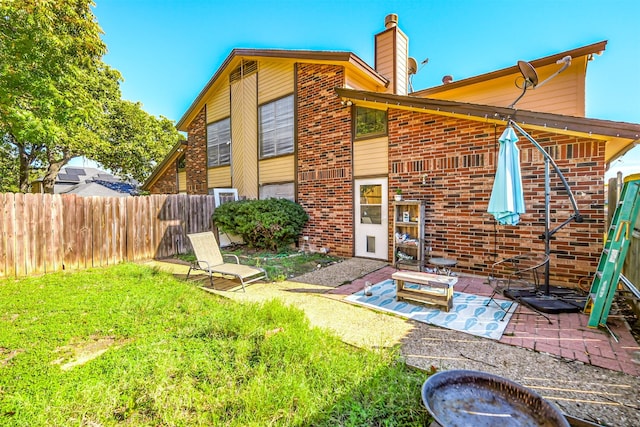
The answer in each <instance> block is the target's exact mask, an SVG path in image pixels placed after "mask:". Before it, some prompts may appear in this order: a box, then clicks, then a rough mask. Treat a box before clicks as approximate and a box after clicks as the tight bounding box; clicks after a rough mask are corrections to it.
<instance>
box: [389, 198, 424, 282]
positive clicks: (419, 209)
mask: <svg viewBox="0 0 640 427" xmlns="http://www.w3.org/2000/svg"><path fill="white" fill-rule="evenodd" d="M424 261H425V260H424V204H423V203H422V202H421V201H418V200H403V201H399V202H395V203H394V205H393V262H394V265H395V266H396V268H399V269H403V270H416V271H423V270H424Z"/></svg>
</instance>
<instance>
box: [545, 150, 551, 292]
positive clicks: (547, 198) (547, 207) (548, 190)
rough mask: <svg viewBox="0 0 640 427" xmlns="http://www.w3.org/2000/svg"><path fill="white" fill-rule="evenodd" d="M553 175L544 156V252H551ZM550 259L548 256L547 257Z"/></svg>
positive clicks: (547, 281) (546, 273) (547, 284)
mask: <svg viewBox="0 0 640 427" xmlns="http://www.w3.org/2000/svg"><path fill="white" fill-rule="evenodd" d="M550 181H551V176H550V173H549V159H548V158H547V157H545V158H544V253H545V254H546V255H547V256H549V255H550V254H551V236H550V235H549V224H550V221H551V211H550V206H551V183H550ZM547 259H548V258H547ZM549 264H551V263H550V262H549V261H547V263H546V264H545V265H544V294H545V295H549Z"/></svg>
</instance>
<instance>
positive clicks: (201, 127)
mask: <svg viewBox="0 0 640 427" xmlns="http://www.w3.org/2000/svg"><path fill="white" fill-rule="evenodd" d="M206 117H207V115H206V109H205V108H202V110H200V113H198V115H197V116H196V117H195V118H194V119H193V121H192V122H191V124H190V125H189V130H188V133H189V136H188V138H187V147H186V149H185V164H186V172H187V193H188V194H207V191H208V188H207V134H206Z"/></svg>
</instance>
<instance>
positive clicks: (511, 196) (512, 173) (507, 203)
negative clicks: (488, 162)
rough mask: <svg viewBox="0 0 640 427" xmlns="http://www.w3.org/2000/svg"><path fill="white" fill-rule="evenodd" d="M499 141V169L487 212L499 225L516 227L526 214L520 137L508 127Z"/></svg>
mask: <svg viewBox="0 0 640 427" xmlns="http://www.w3.org/2000/svg"><path fill="white" fill-rule="evenodd" d="M499 141H500V151H499V153H498V167H497V170H496V177H495V180H494V181H493V190H492V191H491V198H490V199H489V207H488V209H487V212H489V213H490V214H492V215H493V216H494V217H495V218H496V220H497V221H498V223H499V224H502V225H516V224H518V222H519V221H520V214H522V213H524V212H525V207H524V196H523V194H522V176H521V175H520V150H518V147H517V146H516V142H518V137H517V136H516V132H515V131H514V130H513V128H512V127H511V126H507V128H506V129H505V130H504V132H503V133H502V135H501V136H500V139H499Z"/></svg>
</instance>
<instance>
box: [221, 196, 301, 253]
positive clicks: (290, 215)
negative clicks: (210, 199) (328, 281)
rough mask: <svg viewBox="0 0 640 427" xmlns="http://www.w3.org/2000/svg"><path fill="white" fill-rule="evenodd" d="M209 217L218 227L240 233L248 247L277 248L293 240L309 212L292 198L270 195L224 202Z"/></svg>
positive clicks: (275, 249)
mask: <svg viewBox="0 0 640 427" xmlns="http://www.w3.org/2000/svg"><path fill="white" fill-rule="evenodd" d="M212 219H213V222H214V224H215V225H216V226H217V227H218V228H219V229H220V230H222V231H224V232H226V233H231V234H235V235H238V236H242V238H243V239H244V241H245V242H246V243H247V244H248V245H249V246H250V247H252V248H258V249H267V250H272V251H277V250H279V249H281V248H284V247H285V246H287V245H290V244H291V243H294V242H295V241H296V240H297V238H298V236H299V235H300V233H301V232H302V227H303V226H304V224H305V223H306V222H307V221H308V220H309V216H308V215H307V213H306V212H305V211H304V209H302V206H300V205H299V204H297V203H295V202H292V201H290V200H286V199H273V198H272V199H265V200H240V201H237V202H227V203H224V204H222V205H221V206H219V207H217V208H216V210H215V211H214V212H213V216H212Z"/></svg>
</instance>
